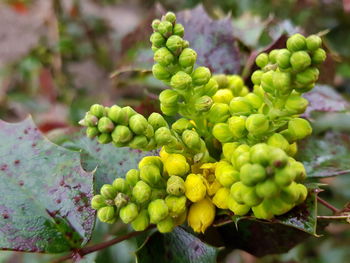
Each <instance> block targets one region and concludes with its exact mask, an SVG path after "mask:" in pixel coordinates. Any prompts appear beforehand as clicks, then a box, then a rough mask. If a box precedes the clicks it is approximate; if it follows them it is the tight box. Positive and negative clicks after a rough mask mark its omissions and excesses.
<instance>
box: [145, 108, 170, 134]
mask: <svg viewBox="0 0 350 263" xmlns="http://www.w3.org/2000/svg"><path fill="white" fill-rule="evenodd" d="M148 123H149V124H151V126H152V127H153V130H155V131H156V130H157V129H159V128H161V127H168V123H167V122H166V120H165V119H164V118H163V116H162V115H160V114H159V113H157V112H153V113H152V114H151V115H150V116H149V117H148Z"/></svg>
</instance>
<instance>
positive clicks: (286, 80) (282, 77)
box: [272, 72, 291, 94]
mask: <svg viewBox="0 0 350 263" xmlns="http://www.w3.org/2000/svg"><path fill="white" fill-rule="evenodd" d="M272 83H273V86H274V88H275V89H277V90H279V91H281V92H282V93H283V94H286V93H289V92H290V90H291V87H290V85H291V75H290V73H288V72H274V73H273V75H272Z"/></svg>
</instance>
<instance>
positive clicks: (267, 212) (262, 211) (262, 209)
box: [252, 201, 273, 220]
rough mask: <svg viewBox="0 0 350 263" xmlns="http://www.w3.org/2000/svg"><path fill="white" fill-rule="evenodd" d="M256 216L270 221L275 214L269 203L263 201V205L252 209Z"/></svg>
mask: <svg viewBox="0 0 350 263" xmlns="http://www.w3.org/2000/svg"><path fill="white" fill-rule="evenodd" d="M252 211H253V213H254V216H255V217H256V218H259V219H265V220H269V219H272V218H273V213H272V211H271V209H270V207H269V206H268V204H267V202H265V201H263V202H262V203H261V204H259V205H257V206H254V207H252Z"/></svg>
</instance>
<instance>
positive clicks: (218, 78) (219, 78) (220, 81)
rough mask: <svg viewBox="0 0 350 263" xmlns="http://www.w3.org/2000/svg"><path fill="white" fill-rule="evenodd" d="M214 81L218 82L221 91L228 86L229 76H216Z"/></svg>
mask: <svg viewBox="0 0 350 263" xmlns="http://www.w3.org/2000/svg"><path fill="white" fill-rule="evenodd" d="M213 79H214V80H216V82H217V83H218V85H219V88H220V89H224V88H226V87H227V85H228V79H227V76H226V75H225V74H218V75H214V76H213Z"/></svg>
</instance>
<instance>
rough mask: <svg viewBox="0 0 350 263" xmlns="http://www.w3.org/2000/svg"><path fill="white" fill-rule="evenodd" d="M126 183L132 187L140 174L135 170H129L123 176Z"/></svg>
mask: <svg viewBox="0 0 350 263" xmlns="http://www.w3.org/2000/svg"><path fill="white" fill-rule="evenodd" d="M125 180H126V182H127V183H128V184H129V185H131V186H134V185H135V184H136V183H137V182H138V181H139V180H140V172H139V171H138V170H136V169H130V170H129V171H128V172H127V173H126V175H125Z"/></svg>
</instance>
